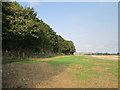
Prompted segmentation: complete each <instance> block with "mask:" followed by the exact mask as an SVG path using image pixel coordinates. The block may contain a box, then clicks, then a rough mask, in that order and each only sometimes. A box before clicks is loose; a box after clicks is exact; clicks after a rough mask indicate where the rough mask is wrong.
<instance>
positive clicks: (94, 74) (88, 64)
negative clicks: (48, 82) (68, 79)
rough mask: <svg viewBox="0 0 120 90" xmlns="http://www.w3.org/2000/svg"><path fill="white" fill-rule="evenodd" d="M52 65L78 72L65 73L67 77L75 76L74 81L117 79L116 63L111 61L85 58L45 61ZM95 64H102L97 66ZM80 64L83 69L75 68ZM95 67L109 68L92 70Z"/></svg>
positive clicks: (70, 57)
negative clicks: (64, 66)
mask: <svg viewBox="0 0 120 90" xmlns="http://www.w3.org/2000/svg"><path fill="white" fill-rule="evenodd" d="M47 62H48V63H50V64H52V65H61V64H63V65H66V66H67V67H69V68H72V69H74V70H75V71H76V70H77V71H78V72H76V73H75V72H69V71H68V72H67V73H68V74H69V75H75V76H76V77H75V78H76V79H83V80H86V79H89V78H98V77H103V78H105V77H106V76H107V78H108V77H111V78H110V79H111V80H114V79H117V78H118V61H113V60H103V59H95V58H88V57H86V56H69V57H64V58H59V59H54V60H52V61H47ZM96 63H104V64H98V65H96ZM77 64H80V65H82V66H83V67H80V68H79V67H75V65H77ZM96 66H98V67H102V68H103V69H104V68H109V69H107V70H103V71H101V70H94V69H93V68H95V67H96Z"/></svg>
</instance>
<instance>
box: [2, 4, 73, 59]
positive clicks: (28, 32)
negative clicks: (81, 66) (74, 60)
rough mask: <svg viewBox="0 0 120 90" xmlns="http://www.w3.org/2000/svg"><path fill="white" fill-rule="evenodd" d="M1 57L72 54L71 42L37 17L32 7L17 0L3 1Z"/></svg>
mask: <svg viewBox="0 0 120 90" xmlns="http://www.w3.org/2000/svg"><path fill="white" fill-rule="evenodd" d="M2 26H3V28H2V29H3V32H2V37H3V38H2V39H3V42H2V43H3V57H4V56H5V57H7V55H8V56H10V57H33V56H44V55H53V54H58V55H59V54H62V53H63V54H73V53H74V52H75V46H74V44H73V42H72V41H67V40H65V39H63V38H62V37H61V36H60V35H57V34H56V32H55V31H53V30H52V28H51V27H50V26H49V25H48V24H46V23H45V22H44V21H42V20H40V19H39V18H38V17H37V13H36V12H35V11H34V9H33V8H29V7H26V8H24V7H22V6H21V5H19V4H18V3H17V2H3V3H2Z"/></svg>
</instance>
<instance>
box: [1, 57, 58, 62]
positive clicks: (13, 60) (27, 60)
mask: <svg viewBox="0 0 120 90" xmlns="http://www.w3.org/2000/svg"><path fill="white" fill-rule="evenodd" d="M52 57H56V56H42V57H40V59H43V58H52ZM34 59H35V58H25V59H9V60H2V64H9V63H17V62H20V63H21V64H24V63H35V62H39V61H31V60H34Z"/></svg>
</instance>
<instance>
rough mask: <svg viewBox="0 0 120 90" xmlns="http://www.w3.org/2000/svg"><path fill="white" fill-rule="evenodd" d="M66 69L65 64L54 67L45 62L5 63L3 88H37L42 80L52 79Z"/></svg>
mask: <svg viewBox="0 0 120 90" xmlns="http://www.w3.org/2000/svg"><path fill="white" fill-rule="evenodd" d="M63 70H64V67H63V66H57V67H54V66H52V65H50V64H48V63H45V62H42V63H41V62H39V63H32V64H6V65H3V74H2V75H3V82H2V86H3V88H28V87H29V88H35V87H36V85H37V84H40V83H41V82H42V81H45V80H50V78H52V77H53V76H55V75H57V74H59V73H60V72H61V71H63Z"/></svg>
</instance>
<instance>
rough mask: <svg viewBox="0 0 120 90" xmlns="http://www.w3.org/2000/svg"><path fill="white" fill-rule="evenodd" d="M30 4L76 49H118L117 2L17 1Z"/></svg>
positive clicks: (26, 4)
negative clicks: (72, 43) (71, 42)
mask: <svg viewBox="0 0 120 90" xmlns="http://www.w3.org/2000/svg"><path fill="white" fill-rule="evenodd" d="M20 4H21V5H22V6H30V7H33V8H34V10H35V12H37V14H38V17H39V18H40V19H42V20H43V21H44V22H45V23H47V24H49V25H50V26H51V28H52V29H53V30H54V31H55V32H57V34H59V35H61V36H62V37H63V38H64V39H66V40H71V41H73V42H74V44H75V47H76V50H77V52H86V53H87V52H118V3H117V2H31V3H29V2H20Z"/></svg>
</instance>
